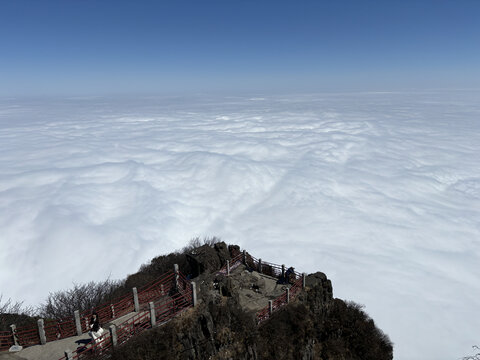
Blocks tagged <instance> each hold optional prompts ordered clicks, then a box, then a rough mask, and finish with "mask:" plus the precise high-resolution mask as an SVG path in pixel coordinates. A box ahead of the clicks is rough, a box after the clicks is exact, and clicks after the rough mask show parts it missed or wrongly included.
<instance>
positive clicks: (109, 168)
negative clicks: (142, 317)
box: [0, 90, 480, 360]
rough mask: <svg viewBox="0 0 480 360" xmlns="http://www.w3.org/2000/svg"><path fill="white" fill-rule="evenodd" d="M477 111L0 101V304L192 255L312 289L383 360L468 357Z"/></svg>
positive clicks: (474, 289)
mask: <svg viewBox="0 0 480 360" xmlns="http://www.w3.org/2000/svg"><path fill="white" fill-rule="evenodd" d="M479 154H480V93H478V92H473V91H460V90H459V91H455V92H441V91H436V92H433V91H432V92H417V93H372V92H370V93H368V92H364V93H337V94H331V93H330V94H313V95H302V96H290V97H289V96H263V97H259V96H255V97H242V96H239V97H222V98H220V97H217V98H215V97H207V96H197V97H190V98H187V97H185V98H180V97H170V98H166V97H144V98H127V97H125V98H98V97H91V98H88V97H86V98H68V99H58V98H57V99H52V98H50V99H42V100H38V99H15V98H10V99H7V98H3V99H1V100H0V230H1V233H0V291H1V293H2V294H3V297H4V299H6V298H9V297H11V298H12V299H15V300H25V302H26V303H27V304H38V303H39V302H41V301H43V300H44V299H45V297H46V296H47V295H48V293H49V292H53V291H56V290H60V289H67V288H70V287H71V286H72V283H73V282H75V283H84V282H88V281H91V280H95V281H101V280H104V279H105V278H107V277H110V278H112V279H120V278H123V277H125V276H126V275H127V274H129V273H133V272H135V271H136V270H137V269H138V268H139V266H140V265H141V264H142V263H145V262H147V261H148V260H149V259H151V258H152V257H154V256H156V255H159V254H165V253H167V252H170V251H172V250H175V249H179V248H181V247H182V246H184V245H186V243H187V242H188V241H189V240H190V239H191V238H193V237H197V236H199V237H202V238H203V237H205V236H219V237H221V238H222V239H223V240H225V241H227V242H229V243H238V244H240V245H241V246H242V247H244V248H246V249H247V250H248V251H250V252H251V253H252V254H254V255H256V256H257V257H261V258H263V259H265V260H267V261H271V262H275V263H284V264H286V265H287V266H292V265H293V266H295V267H296V269H297V270H299V271H305V272H313V271H317V270H320V271H323V272H325V273H326V274H327V275H328V276H329V277H330V278H331V279H332V280H333V285H334V295H335V296H336V297H340V298H344V299H349V300H354V301H356V302H359V303H361V304H364V305H365V306H366V308H365V310H366V311H367V312H368V313H369V314H370V315H371V316H372V317H373V318H374V319H375V321H376V323H377V325H378V326H379V327H380V328H381V329H383V330H384V331H385V332H386V333H387V334H388V335H389V336H390V337H391V339H392V341H393V342H394V343H395V358H396V359H421V360H426V359H432V360H434V359H435V360H439V359H453V358H459V357H461V356H464V355H467V354H469V353H470V350H471V345H474V344H478V341H479V338H478V325H479V323H478V318H479V317H480V283H479V278H480V266H479V265H478V264H479V262H480V224H479V221H480V156H479Z"/></svg>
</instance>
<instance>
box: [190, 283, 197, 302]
mask: <svg viewBox="0 0 480 360" xmlns="http://www.w3.org/2000/svg"><path fill="white" fill-rule="evenodd" d="M191 286H192V303H193V307H195V306H197V285H196V284H195V281H192V282H191Z"/></svg>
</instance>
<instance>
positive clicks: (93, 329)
mask: <svg viewBox="0 0 480 360" xmlns="http://www.w3.org/2000/svg"><path fill="white" fill-rule="evenodd" d="M103 331H104V330H103V329H102V327H101V326H100V319H99V318H98V314H97V313H96V312H94V313H93V314H92V317H91V319H90V331H89V332H88V335H90V337H91V338H92V342H93V343H94V344H95V343H96V341H97V339H98V338H99V337H100V336H102V334H103Z"/></svg>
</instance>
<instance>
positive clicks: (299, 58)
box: [0, 0, 480, 96]
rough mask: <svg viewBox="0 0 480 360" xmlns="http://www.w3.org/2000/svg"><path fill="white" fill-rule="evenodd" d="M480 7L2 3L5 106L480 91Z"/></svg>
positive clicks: (229, 1)
mask: <svg viewBox="0 0 480 360" xmlns="http://www.w3.org/2000/svg"><path fill="white" fill-rule="evenodd" d="M479 64H480V1H476V0H455V1H443V0H431V1H426V0H398V1H397V0H391V1H390V0H378V1H368V0H362V1H358V0H351V1H344V0H340V1H339V0H335V1H333V0H331V1H320V0H316V1H308V0H305V1H300V0H298V1H293V0H291V1H282V0H275V1H262V0H255V1H253V0H252V1H250V0H241V1H240V0H237V1H234V0H223V1H210V0H202V1H198V0H195V1H193V0H191V1H186V0H175V1H173V0H172V1H120V0H115V1H113V0H96V1H93V0H81V1H80V0H77V1H74V0H42V1H38V0H10V1H9V0H0V95H3V96H9V95H15V96H18V95H44V94H48V95H52V94H106V93H122V92H123V93H169V92H171V93H185V92H218V91H222V92H225V91H230V92H236V91H249V92H250V91H253V92H271V91H274V92H309V91H328V90H334V91H339V90H359V89H367V90H395V89H409V88H459V87H460V88H472V87H480V69H479V68H480V66H479Z"/></svg>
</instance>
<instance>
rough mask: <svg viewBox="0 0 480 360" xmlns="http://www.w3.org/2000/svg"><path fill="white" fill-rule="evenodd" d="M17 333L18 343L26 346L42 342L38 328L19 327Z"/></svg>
mask: <svg viewBox="0 0 480 360" xmlns="http://www.w3.org/2000/svg"><path fill="white" fill-rule="evenodd" d="M16 335H17V340H18V345H21V346H24V347H26V346H31V345H37V344H40V335H39V334H38V328H33V329H31V328H18V329H17V332H16Z"/></svg>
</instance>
